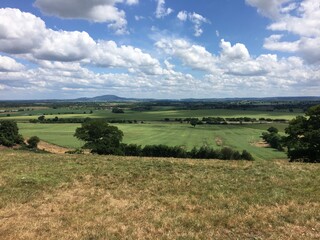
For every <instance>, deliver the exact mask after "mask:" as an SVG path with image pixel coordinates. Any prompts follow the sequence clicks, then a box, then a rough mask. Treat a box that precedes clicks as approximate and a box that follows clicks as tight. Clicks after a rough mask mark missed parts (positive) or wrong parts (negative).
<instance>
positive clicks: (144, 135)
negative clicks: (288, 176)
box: [19, 123, 286, 160]
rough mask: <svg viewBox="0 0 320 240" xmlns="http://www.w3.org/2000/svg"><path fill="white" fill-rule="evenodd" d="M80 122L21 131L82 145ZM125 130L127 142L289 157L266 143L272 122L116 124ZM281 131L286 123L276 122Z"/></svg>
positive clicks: (58, 142)
mask: <svg viewBox="0 0 320 240" xmlns="http://www.w3.org/2000/svg"><path fill="white" fill-rule="evenodd" d="M79 126H80V124H32V123H19V128H20V132H21V133H22V134H23V136H25V137H31V136H34V135H36V136H38V137H39V138H40V139H42V140H44V141H46V142H49V143H53V144H56V145H59V146H63V147H68V148H79V147H81V146H82V145H83V143H82V142H81V141H79V140H78V139H77V138H75V137H74V136H73V134H74V132H75V129H76V128H77V127H79ZM115 126H117V127H118V128H119V129H120V130H122V131H123V133H124V139H123V142H124V143H128V144H130V143H132V144H138V145H142V146H145V145H150V144H151V145H152V144H165V145H170V146H183V147H185V148H186V149H188V150H191V149H192V148H193V147H198V148H199V147H201V146H203V145H206V146H210V147H213V148H220V147H226V146H227V147H231V148H234V149H237V150H239V151H242V150H244V149H246V150H248V151H249V152H250V153H251V154H252V155H253V156H254V157H255V159H257V160H258V159H267V160H269V159H280V158H286V154H285V153H284V152H280V151H277V150H274V149H272V148H267V147H262V146H260V145H259V144H258V143H259V141H261V138H260V136H261V133H262V132H263V131H266V130H267V129H268V128H269V127H270V126H271V125H270V124H243V125H198V126H196V127H192V126H191V125H190V124H186V123H184V124H180V123H145V124H115ZM272 126H276V127H277V128H278V129H279V130H280V131H281V130H283V129H284V127H285V126H286V124H273V125H272Z"/></svg>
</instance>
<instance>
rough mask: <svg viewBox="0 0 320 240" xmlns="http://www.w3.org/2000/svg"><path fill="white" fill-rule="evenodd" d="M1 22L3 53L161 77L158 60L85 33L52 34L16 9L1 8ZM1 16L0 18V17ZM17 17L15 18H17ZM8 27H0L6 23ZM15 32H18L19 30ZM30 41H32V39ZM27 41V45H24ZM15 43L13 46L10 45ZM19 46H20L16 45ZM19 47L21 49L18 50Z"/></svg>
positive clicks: (0, 48) (41, 23)
mask: <svg viewBox="0 0 320 240" xmlns="http://www.w3.org/2000/svg"><path fill="white" fill-rule="evenodd" d="M1 11H2V12H4V13H5V14H3V15H4V16H5V17H3V19H4V20H5V21H3V22H1V23H0V24H2V25H1V28H0V36H1V38H0V41H1V43H3V44H2V45H1V46H0V51H3V52H6V53H17V54H22V53H24V54H25V55H26V56H28V59H29V60H32V61H34V62H39V61H38V60H44V61H48V62H50V61H51V62H77V61H83V62H84V63H86V64H93V65H97V66H102V67H107V68H108V67H110V68H123V69H127V70H128V71H131V72H144V73H148V74H162V68H161V64H160V63H159V61H158V60H157V59H155V58H153V57H151V55H149V54H147V53H144V52H143V51H142V50H141V49H139V48H134V47H132V46H125V45H123V46H118V45H117V44H116V43H115V42H113V41H99V42H96V41H95V40H93V39H92V38H91V37H90V35H89V34H88V33H87V32H78V31H54V30H52V29H47V28H45V25H44V23H43V21H42V20H41V19H39V18H36V17H35V16H34V15H32V14H26V13H22V12H21V11H20V10H18V9H1ZM0 16H1V15H0ZM17 16H18V17H17ZM9 22H10V24H3V23H9ZM34 26H40V27H41V28H39V29H37V30H34V31H37V32H36V33H37V37H34V36H33V34H34V33H35V32H34V31H31V30H30V32H29V31H25V29H27V30H28V29H29V28H31V27H34ZM18 29H21V31H19V30H18ZM33 38H34V39H33ZM26 39H27V42H28V39H29V40H30V39H31V40H32V39H33V40H32V41H31V40H30V42H28V44H27V45H26V44H24V42H25V41H26ZM12 41H13V42H14V43H16V44H15V45H13V44H12V43H11V42H12ZM20 43H21V45H19V44H20ZM21 46H24V48H22V47H21Z"/></svg>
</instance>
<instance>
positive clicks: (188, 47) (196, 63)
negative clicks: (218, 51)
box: [155, 39, 216, 72]
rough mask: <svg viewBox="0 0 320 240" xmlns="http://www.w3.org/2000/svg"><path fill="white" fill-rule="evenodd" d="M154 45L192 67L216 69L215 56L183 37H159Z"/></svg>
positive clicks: (208, 69) (211, 70)
mask: <svg viewBox="0 0 320 240" xmlns="http://www.w3.org/2000/svg"><path fill="white" fill-rule="evenodd" d="M155 46H156V47H157V48H159V49H161V50H162V51H164V52H165V53H166V54H169V55H171V56H174V57H176V58H179V59H180V60H181V61H182V63H183V64H184V65H186V66H189V67H191V68H193V69H198V70H204V71H209V72H214V71H215V70H216V67H215V62H216V58H215V57H214V56H213V55H212V54H211V53H210V52H208V51H207V50H206V49H205V48H204V47H202V46H200V45H195V44H191V43H189V42H188V41H186V40H184V39H161V40H159V41H158V42H156V43H155Z"/></svg>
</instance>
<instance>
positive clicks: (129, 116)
mask: <svg viewBox="0 0 320 240" xmlns="http://www.w3.org/2000/svg"><path fill="white" fill-rule="evenodd" d="M70 112H73V114H71V113H70ZM83 112H86V113H85V114H84V113H83ZM58 113H60V114H58ZM42 114H45V117H46V118H55V117H59V118H87V117H90V118H106V119H109V120H117V119H118V120H123V119H126V120H137V121H162V120H163V119H165V118H169V119H171V120H174V119H176V118H199V119H201V118H203V117H223V118H232V117H250V118H256V119H259V118H272V119H286V120H290V119H292V118H294V117H296V116H297V115H299V114H301V113H298V112H281V111H273V112H267V111H250V110H228V109H208V110H161V111H145V112H139V111H132V110H126V111H125V113H122V114H115V113H112V112H111V110H109V109H108V110H93V113H92V114H90V110H89V109H82V110H70V109H48V110H42V111H41V110H37V111H31V112H17V113H12V114H10V116H6V114H2V115H0V119H12V120H16V121H28V120H30V119H37V118H38V117H39V116H40V115H42Z"/></svg>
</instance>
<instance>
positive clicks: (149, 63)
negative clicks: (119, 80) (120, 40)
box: [92, 41, 162, 74]
mask: <svg viewBox="0 0 320 240" xmlns="http://www.w3.org/2000/svg"><path fill="white" fill-rule="evenodd" d="M92 63H94V64H96V65H98V66H101V67H111V68H114V67H120V68H125V69H130V70H131V71H132V70H134V71H141V72H144V73H147V74H161V73H162V69H161V67H160V63H159V61H158V60H157V59H154V58H152V57H151V56H150V55H149V54H147V53H143V52H142V51H141V49H139V48H134V47H132V46H125V45H122V46H117V44H116V43H115V42H114V41H100V42H98V43H97V47H96V50H95V51H94V53H93V55H92Z"/></svg>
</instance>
